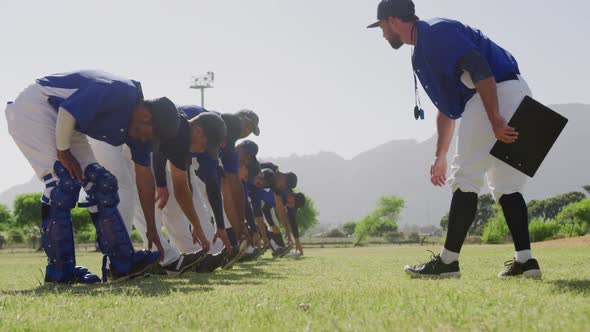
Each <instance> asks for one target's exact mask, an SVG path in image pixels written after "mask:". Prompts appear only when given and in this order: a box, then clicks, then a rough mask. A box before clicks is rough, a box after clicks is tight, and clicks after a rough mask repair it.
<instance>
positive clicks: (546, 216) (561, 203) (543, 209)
mask: <svg viewBox="0 0 590 332" xmlns="http://www.w3.org/2000/svg"><path fill="white" fill-rule="evenodd" d="M584 199H586V195H585V194H584V193H582V192H579V191H573V192H569V193H565V194H561V195H557V196H555V197H551V198H548V199H546V200H542V201H536V200H534V201H531V202H530V203H529V218H530V219H535V218H541V219H543V220H550V219H555V217H557V215H558V214H559V213H560V212H561V210H563V209H564V208H565V207H566V206H568V205H570V204H573V203H577V202H580V201H582V200H584Z"/></svg>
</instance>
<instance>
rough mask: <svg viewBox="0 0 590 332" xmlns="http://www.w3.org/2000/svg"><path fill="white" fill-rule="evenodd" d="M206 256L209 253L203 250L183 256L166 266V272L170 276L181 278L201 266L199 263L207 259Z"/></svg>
mask: <svg viewBox="0 0 590 332" xmlns="http://www.w3.org/2000/svg"><path fill="white" fill-rule="evenodd" d="M206 256H207V253H206V252H205V251H203V250H199V251H197V252H194V253H190V254H182V255H181V256H180V258H179V259H177V260H176V261H174V262H173V263H170V264H168V265H166V266H164V270H166V272H167V273H168V275H169V276H172V277H180V276H181V275H182V274H184V273H185V272H187V271H188V270H190V269H191V268H193V267H195V266H196V265H197V264H199V262H200V261H202V260H203V259H205V257H206Z"/></svg>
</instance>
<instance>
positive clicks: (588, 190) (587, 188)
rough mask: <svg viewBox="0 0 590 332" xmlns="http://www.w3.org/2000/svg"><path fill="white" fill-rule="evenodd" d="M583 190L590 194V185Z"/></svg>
mask: <svg viewBox="0 0 590 332" xmlns="http://www.w3.org/2000/svg"><path fill="white" fill-rule="evenodd" d="M582 188H584V191H585V192H586V193H588V194H590V185H587V186H583V187H582Z"/></svg>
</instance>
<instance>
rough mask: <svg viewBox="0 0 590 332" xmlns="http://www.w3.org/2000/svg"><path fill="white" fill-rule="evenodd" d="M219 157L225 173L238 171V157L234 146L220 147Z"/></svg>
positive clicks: (236, 172)
mask: <svg viewBox="0 0 590 332" xmlns="http://www.w3.org/2000/svg"><path fill="white" fill-rule="evenodd" d="M220 158H221V163H222V165H223V170H224V171H225V173H228V174H238V173H239V172H240V158H239V155H238V151H237V150H236V149H235V148H230V147H226V148H224V149H222V150H221V156H220Z"/></svg>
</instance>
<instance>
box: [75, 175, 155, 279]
mask: <svg viewBox="0 0 590 332" xmlns="http://www.w3.org/2000/svg"><path fill="white" fill-rule="evenodd" d="M84 175H85V177H86V179H87V180H88V181H89V182H90V183H89V184H88V185H87V186H86V188H87V189H86V192H87V194H88V202H89V204H96V206H97V208H98V212H97V213H91V216H92V220H93V222H94V226H95V227H96V240H97V242H98V246H99V248H100V250H101V251H102V253H103V254H104V255H105V258H106V257H108V259H109V262H110V270H111V273H112V275H113V276H115V278H117V279H118V278H125V277H130V276H131V277H133V276H136V275H140V274H142V273H143V270H144V267H146V268H147V267H149V265H151V264H153V263H155V262H157V261H158V259H159V257H160V254H159V253H157V252H155V253H152V252H146V251H139V252H135V250H134V249H133V244H132V243H131V239H130V237H129V233H127V228H126V227H125V224H124V223H123V218H121V215H120V214H119V210H118V209H117V204H119V196H118V195H117V190H118V186H117V178H116V177H115V176H114V175H112V174H111V173H109V172H108V171H107V170H106V169H104V168H103V167H102V166H100V165H99V164H92V165H89V166H88V167H87V168H86V170H85V171H84ZM103 280H104V281H106V259H103Z"/></svg>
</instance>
